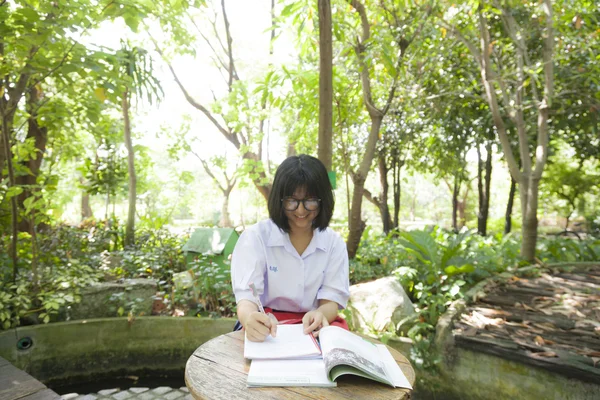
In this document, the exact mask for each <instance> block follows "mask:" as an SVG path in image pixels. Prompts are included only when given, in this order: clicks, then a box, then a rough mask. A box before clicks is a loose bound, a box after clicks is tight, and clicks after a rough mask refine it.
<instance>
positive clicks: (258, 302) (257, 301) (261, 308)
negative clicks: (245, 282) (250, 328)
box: [249, 282, 267, 315]
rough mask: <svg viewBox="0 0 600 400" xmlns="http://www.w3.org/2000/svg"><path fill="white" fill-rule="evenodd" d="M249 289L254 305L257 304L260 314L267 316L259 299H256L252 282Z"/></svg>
mask: <svg viewBox="0 0 600 400" xmlns="http://www.w3.org/2000/svg"><path fill="white" fill-rule="evenodd" d="M249 286H250V289H251V290H252V295H253V296H254V300H256V304H258V309H259V310H260V312H261V313H263V314H265V315H267V313H266V312H265V309H264V308H263V305H262V303H261V302H260V297H258V293H257V292H256V286H254V283H253V282H250V285H249Z"/></svg>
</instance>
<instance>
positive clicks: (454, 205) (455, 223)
mask: <svg viewBox="0 0 600 400" xmlns="http://www.w3.org/2000/svg"><path fill="white" fill-rule="evenodd" d="M459 190H460V186H459V178H458V176H455V177H454V187H453V189H452V230H453V231H454V233H458V218H457V214H458V192H459Z"/></svg>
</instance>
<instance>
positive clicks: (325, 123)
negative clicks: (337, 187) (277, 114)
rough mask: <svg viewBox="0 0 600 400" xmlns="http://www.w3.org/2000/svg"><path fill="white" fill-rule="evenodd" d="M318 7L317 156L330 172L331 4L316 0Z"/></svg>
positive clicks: (331, 92) (331, 107)
mask: <svg viewBox="0 0 600 400" xmlns="http://www.w3.org/2000/svg"><path fill="white" fill-rule="evenodd" d="M318 6H319V147H318V150H317V155H318V158H319V160H321V162H323V164H324V165H325V168H326V169H327V171H328V172H329V171H331V170H332V161H331V158H332V154H331V153H332V140H333V126H332V119H333V78H332V39H331V29H332V28H331V3H330V1H329V0H318Z"/></svg>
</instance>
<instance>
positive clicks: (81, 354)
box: [0, 317, 235, 386]
mask: <svg viewBox="0 0 600 400" xmlns="http://www.w3.org/2000/svg"><path fill="white" fill-rule="evenodd" d="M234 323H235V320H234V319H232V318H220V319H208V318H189V317H181V318H172V317H138V318H136V319H135V320H134V321H132V322H128V321H127V318H102V319H90V320H80V321H72V322H60V323H51V324H47V325H34V326H26V327H20V328H16V329H11V330H8V331H4V332H2V333H0V356H1V357H4V358H6V359H7V360H8V361H9V362H10V363H12V364H13V365H14V366H15V367H17V368H19V369H22V370H24V371H26V372H27V373H29V374H31V375H32V376H34V377H35V378H37V379H39V380H40V381H42V382H44V383H46V384H47V385H49V386H52V385H56V386H60V385H64V384H69V383H73V382H86V381H91V380H96V379H100V378H103V377H114V376H119V375H120V374H127V375H130V374H141V373H143V374H146V375H148V374H150V375H152V374H163V375H164V374H168V373H173V374H175V373H177V374H179V373H181V374H183V370H184V368H185V363H186V361H187V359H188V358H189V356H190V355H191V354H192V353H193V352H194V350H196V348H197V347H198V346H200V345H201V344H202V343H204V342H206V341H208V340H210V339H212V338H214V337H216V336H219V335H221V334H223V333H227V332H231V330H232V328H233V325H234ZM19 345H20V347H24V346H27V345H29V347H28V348H26V349H19V348H18V346H19Z"/></svg>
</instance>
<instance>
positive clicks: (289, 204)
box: [283, 188, 320, 233]
mask: <svg viewBox="0 0 600 400" xmlns="http://www.w3.org/2000/svg"><path fill="white" fill-rule="evenodd" d="M294 200H298V201H297V202H296V201H294ZM301 200H304V201H301ZM296 203H297V205H298V208H296V209H295V210H293V211H289V210H288V208H290V209H291V208H294V207H295V206H296ZM304 203H307V205H306V207H308V208H309V210H307V209H306V207H305V204H304ZM283 209H284V212H285V216H286V217H287V219H288V222H289V224H290V230H291V231H292V232H295V233H299V232H302V231H312V229H313V225H312V223H313V221H314V220H315V218H316V217H317V215H319V209H320V200H318V199H317V198H316V197H312V196H308V195H307V194H306V188H299V189H296V190H295V191H294V194H293V195H292V196H291V197H286V198H285V199H284V200H283Z"/></svg>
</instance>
